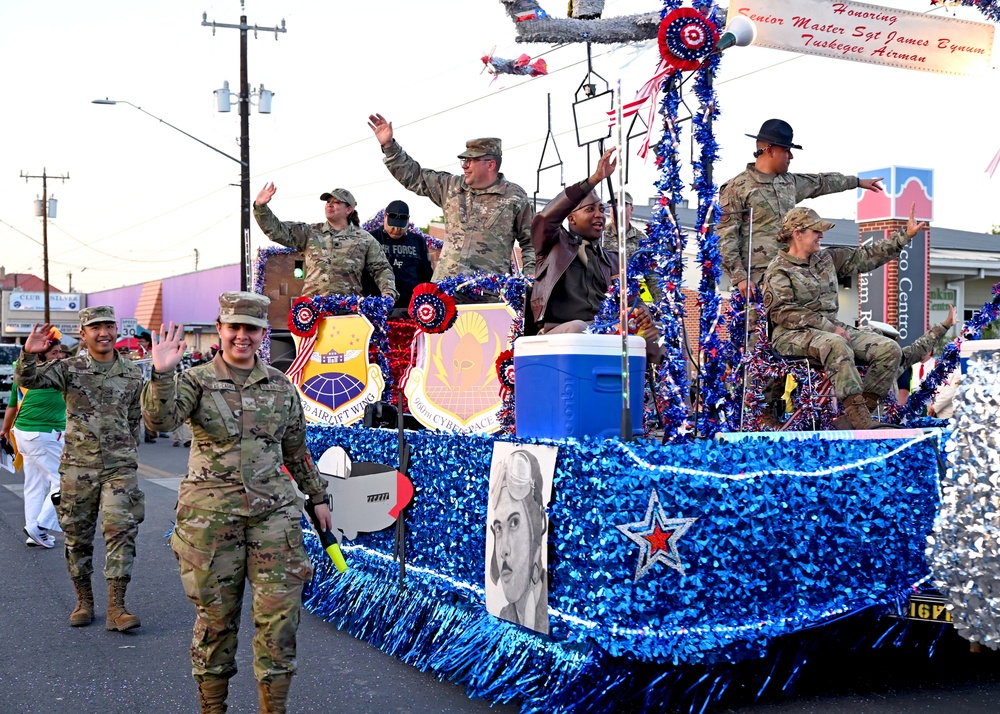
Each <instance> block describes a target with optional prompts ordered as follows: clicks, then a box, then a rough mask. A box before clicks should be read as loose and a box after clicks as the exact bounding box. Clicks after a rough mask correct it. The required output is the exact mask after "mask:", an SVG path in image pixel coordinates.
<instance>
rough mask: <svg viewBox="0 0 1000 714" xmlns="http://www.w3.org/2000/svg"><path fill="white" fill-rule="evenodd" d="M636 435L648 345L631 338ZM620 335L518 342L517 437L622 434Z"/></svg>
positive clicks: (631, 408) (638, 433) (640, 419)
mask: <svg viewBox="0 0 1000 714" xmlns="http://www.w3.org/2000/svg"><path fill="white" fill-rule="evenodd" d="M628 354H629V357H628V364H629V411H630V412H631V413H632V433H633V435H635V436H641V435H642V422H643V386H644V385H645V381H646V342H645V340H643V339H642V338H641V337H636V336H634V335H633V336H630V337H629V339H628ZM621 372H622V338H621V336H620V335H581V334H571V335H540V336H538V337H521V338H519V339H518V340H517V341H515V342H514V414H515V419H516V431H517V435H518V436H521V437H546V438H553V439H561V438H565V437H574V438H579V437H582V436H594V437H598V438H602V439H609V438H611V437H614V436H619V435H620V434H621V414H622V374H621Z"/></svg>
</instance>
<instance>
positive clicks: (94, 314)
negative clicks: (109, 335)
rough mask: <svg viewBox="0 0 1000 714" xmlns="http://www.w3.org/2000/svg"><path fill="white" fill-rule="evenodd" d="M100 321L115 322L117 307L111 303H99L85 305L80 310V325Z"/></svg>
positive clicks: (93, 323)
mask: <svg viewBox="0 0 1000 714" xmlns="http://www.w3.org/2000/svg"><path fill="white" fill-rule="evenodd" d="M98 322H114V323H116V324H117V322H118V320H116V319H115V309H114V308H113V307H111V305H98V306H96V307H85V308H83V309H82V310H80V327H85V326H87V325H96V324H97V323H98Z"/></svg>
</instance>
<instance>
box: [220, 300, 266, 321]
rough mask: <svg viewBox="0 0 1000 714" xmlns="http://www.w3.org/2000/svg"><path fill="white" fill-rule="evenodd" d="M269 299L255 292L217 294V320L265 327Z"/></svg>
mask: <svg viewBox="0 0 1000 714" xmlns="http://www.w3.org/2000/svg"><path fill="white" fill-rule="evenodd" d="M270 304H271V301H270V300H269V299H268V298H266V297H265V296H263V295H258V294H257V293H242V292H225V293H222V295H220V296H219V322H221V323H224V324H232V323H243V324H245V325H256V326H257V327H267V326H268V322H267V307H268V305H270Z"/></svg>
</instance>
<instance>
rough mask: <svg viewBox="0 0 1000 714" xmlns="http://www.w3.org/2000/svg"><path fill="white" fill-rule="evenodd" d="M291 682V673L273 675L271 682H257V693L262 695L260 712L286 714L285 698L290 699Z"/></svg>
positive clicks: (264, 713)
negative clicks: (289, 688)
mask: <svg viewBox="0 0 1000 714" xmlns="http://www.w3.org/2000/svg"><path fill="white" fill-rule="evenodd" d="M291 683H292V675H290V674H282V675H278V676H276V677H272V678H271V681H270V682H257V693H258V694H259V695H260V710H259V714H285V700H286V699H288V686H289V685H290V684H291Z"/></svg>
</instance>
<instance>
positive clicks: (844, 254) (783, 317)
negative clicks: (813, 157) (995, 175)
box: [764, 207, 927, 429]
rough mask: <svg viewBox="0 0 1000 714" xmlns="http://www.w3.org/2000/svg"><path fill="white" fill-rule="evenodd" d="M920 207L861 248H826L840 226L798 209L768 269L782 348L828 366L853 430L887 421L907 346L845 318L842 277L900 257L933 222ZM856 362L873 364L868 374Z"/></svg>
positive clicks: (767, 298)
mask: <svg viewBox="0 0 1000 714" xmlns="http://www.w3.org/2000/svg"><path fill="white" fill-rule="evenodd" d="M915 210H916V208H915V207H912V208H911V209H910V220H909V222H908V223H907V226H906V229H905V230H900V231H897V232H896V233H894V234H893V235H892V236H890V237H889V238H887V239H886V240H882V241H879V242H877V243H873V244H871V245H866V246H862V247H861V248H823V247H822V246H821V245H820V242H821V241H822V239H823V233H824V232H825V231H828V230H830V229H831V228H833V224H832V223H830V222H828V221H824V220H823V219H822V218H820V217H819V214H817V213H816V211H814V210H812V209H811V208H794V209H792V210H791V211H789V212H788V213H787V214H786V215H785V218H784V220H783V221H782V224H781V231H780V232H779V234H778V240H779V241H781V242H782V243H783V244H785V247H784V249H783V250H781V251H780V252H779V253H778V255H777V257H776V258H775V259H774V260H773V261H772V262H771V265H770V266H769V267H768V269H767V272H766V273H765V274H764V308H765V310H767V316H768V319H770V321H771V323H772V325H773V328H772V332H771V343H772V345H773V346H774V349H775V351H777V352H778V353H779V354H783V355H789V356H798V357H811V358H813V359H815V360H817V361H819V362H821V363H822V364H823V369H824V371H825V372H826V374H827V376H828V377H830V381H831V382H832V383H833V388H834V391H835V393H836V395H837V399H839V400H840V402H841V403H842V404H843V405H844V411H845V413H846V415H847V420H848V422H849V424H845V425H844V426H847V427H848V428H854V429H873V428H876V427H879V426H882V425H881V424H880V423H879V422H877V421H873V420H872V415H871V413H872V411H873V410H874V409H875V407H876V405H877V404H878V403H879V402H880V401H881V400H882V398H883V397H884V396H885V395H886V394H888V392H889V388H890V387H892V386H893V385H894V383H895V381H896V375H897V374H898V370H899V364H900V359H901V358H902V350H901V349H900V347H899V345H898V344H897V343H896V341H895V340H892V339H890V338H888V337H883V336H882V335H881V334H879V333H877V332H874V331H873V330H870V329H858V328H856V327H854V326H852V325H848V324H846V323H843V322H841V321H840V320H839V319H837V313H838V310H839V305H838V301H837V291H838V282H837V281H838V280H839V279H840V278H844V277H846V276H848V275H851V274H853V273H868V272H871V271H872V270H875V268H877V267H879V266H880V265H885V264H886V263H888V262H889V261H890V260H894V259H895V258H897V257H898V256H899V254H900V252H901V251H902V250H903V248H905V247H906V244H907V243H909V242H910V241H911V240H912V239H913V237H914V236H915V235H916V234H917V233H918V232H920V231H922V230H926V228H927V224H926V223H919V224H918V223H917V221H916V220H915V218H914V211H915ZM855 361H857V362H860V363H861V364H865V365H868V369H867V371H866V372H865V376H864V379H862V378H861V377H860V376H859V375H858V368H857V367H856V366H855Z"/></svg>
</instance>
